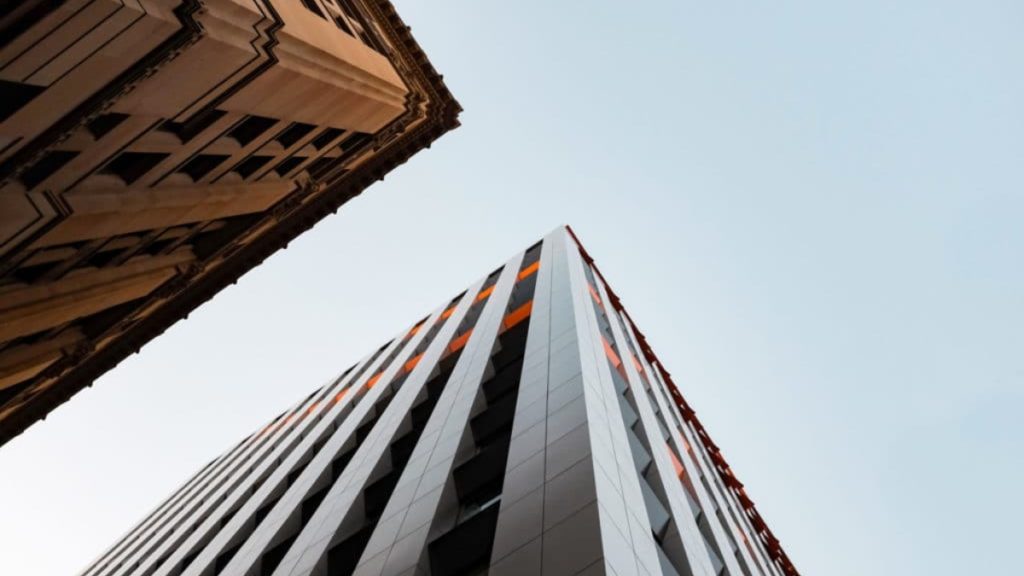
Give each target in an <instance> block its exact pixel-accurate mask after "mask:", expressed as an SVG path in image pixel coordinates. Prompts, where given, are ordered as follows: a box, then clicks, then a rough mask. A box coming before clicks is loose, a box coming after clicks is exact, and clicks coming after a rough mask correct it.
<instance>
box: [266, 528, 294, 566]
mask: <svg viewBox="0 0 1024 576" xmlns="http://www.w3.org/2000/svg"><path fill="white" fill-rule="evenodd" d="M296 536H298V534H295V535H294V536H292V537H290V538H288V539H287V540H285V541H284V542H281V543H280V544H278V545H277V546H274V547H273V548H271V549H270V551H268V552H267V553H266V554H264V555H263V559H262V562H260V575H261V576H270V575H271V574H273V573H274V570H275V569H276V568H277V565H278V564H280V563H281V560H284V555H285V554H287V553H288V549H289V548H291V547H292V542H295V538H296Z"/></svg>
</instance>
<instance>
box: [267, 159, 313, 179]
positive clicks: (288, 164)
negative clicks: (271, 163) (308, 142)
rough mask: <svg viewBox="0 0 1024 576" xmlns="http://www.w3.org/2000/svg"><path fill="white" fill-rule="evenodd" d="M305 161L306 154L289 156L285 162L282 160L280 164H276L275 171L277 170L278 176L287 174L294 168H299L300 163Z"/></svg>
mask: <svg viewBox="0 0 1024 576" xmlns="http://www.w3.org/2000/svg"><path fill="white" fill-rule="evenodd" d="M305 161H306V157H305V156H292V157H291V158H288V159H286V160H285V161H284V162H281V163H280V164H278V165H277V166H275V167H274V172H277V174H278V176H285V175H287V174H288V173H290V172H291V171H292V170H294V169H296V168H298V166H299V164H302V163H303V162H305Z"/></svg>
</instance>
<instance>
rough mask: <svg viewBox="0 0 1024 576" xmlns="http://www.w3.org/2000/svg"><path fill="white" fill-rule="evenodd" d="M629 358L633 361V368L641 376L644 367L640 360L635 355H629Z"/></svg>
mask: <svg viewBox="0 0 1024 576" xmlns="http://www.w3.org/2000/svg"><path fill="white" fill-rule="evenodd" d="M629 357H630V358H632V359H633V366H635V367H636V371H637V372H639V373H641V374H643V373H644V365H643V364H641V363H640V360H638V359H637V357H636V354H630V355H629Z"/></svg>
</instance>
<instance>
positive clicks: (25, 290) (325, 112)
mask: <svg viewBox="0 0 1024 576" xmlns="http://www.w3.org/2000/svg"><path fill="white" fill-rule="evenodd" d="M0 90H2V94H3V102H2V108H0V443H4V442H6V441H7V440H9V439H10V438H12V437H13V436H15V435H17V434H18V433H20V432H21V431H22V430H24V429H25V428H26V427H27V426H29V425H30V424H32V423H33V422H35V421H36V420H38V419H40V418H43V417H45V415H46V414H47V413H48V412H49V411H50V410H52V409H54V408H55V407H56V406H58V405H59V404H61V403H62V402H64V401H66V400H67V399H69V398H70V397H71V396H72V395H74V394H75V393H76V392H77V391H78V390H80V389H82V388H83V387H85V386H87V385H90V384H91V383H92V382H93V380H95V379H96V378H97V377H98V376H99V375H101V374H102V373H103V372H105V371H107V370H109V369H110V368H112V367H113V366H114V365H116V364H117V363H118V362H119V361H120V360H122V359H123V358H124V357H125V356H127V355H128V354H130V353H132V352H135V351H137V350H138V349H139V348H140V347H141V346H142V345H143V344H145V343H146V342H147V341H149V340H150V339H152V338H153V337H155V336H156V335H158V334H160V333H161V332H162V331H163V330H165V329H166V328H167V327H168V326H170V325H171V324H173V323H174V322H176V321H177V320H179V319H181V318H183V317H185V316H187V314H188V313H189V312H190V311H191V310H192V309H194V308H195V307H196V306H198V305H199V304H201V303H202V302H204V301H205V300H207V299H209V298H210V297H212V296H213V295H214V294H216V293H217V292H218V291H219V290H221V289H222V288H224V287H225V286H227V285H229V284H231V283H233V282H234V281H235V280H237V279H238V277H239V276H241V275H242V274H243V273H245V272H246V271H247V270H249V269H250V268H252V267H254V266H256V265H258V264H259V263H260V262H262V261H263V260H264V259H265V258H266V257H267V256H269V255H270V254H272V253H273V252H275V251H277V250H278V249H280V248H282V247H284V246H286V245H287V243H288V242H289V241H290V240H291V239H293V238H295V237H296V236H298V235H299V234H301V233H302V232H303V231H305V230H307V229H308V228H310V227H311V226H312V225H313V224H315V223H316V222H317V221H318V220H320V219H321V218H323V217H324V216H326V215H328V214H330V213H332V212H334V211H336V210H337V209H338V207H339V206H341V205H342V204H344V203H345V202H346V201H347V200H348V199H350V198H352V197H354V196H356V195H358V194H359V193H360V192H362V191H363V190H364V189H365V188H366V187H367V186H369V185H370V184H372V183H373V182H375V181H377V180H380V179H382V178H383V177H384V175H385V174H387V173H388V172H389V171H390V170H392V169H393V168H395V167H396V166H398V165H399V164H401V163H403V162H405V161H406V160H407V159H408V158H409V157H410V156H412V155H413V154H415V153H416V152H418V151H419V150H421V149H423V148H424V147H427V146H429V145H430V143H431V142H433V141H434V140H435V139H437V138H438V137H439V136H441V135H442V134H444V133H445V132H446V131H448V130H450V129H452V128H454V127H456V126H457V125H458V119H457V118H458V114H459V112H460V108H459V105H458V103H457V102H456V101H455V100H454V99H453V98H452V96H451V94H450V93H449V92H448V90H447V88H446V87H445V86H444V84H443V82H442V80H441V77H440V76H439V75H438V74H437V73H436V72H435V71H434V69H433V68H432V66H431V65H430V63H429V62H428V61H427V59H426V57H425V55H424V54H423V52H422V51H421V49H420V48H419V46H418V45H417V44H416V42H415V41H414V40H413V38H412V36H411V35H410V31H409V28H408V27H407V26H406V25H405V24H403V23H402V21H401V20H400V19H399V18H398V15H397V14H396V13H395V11H394V8H393V7H392V6H391V4H390V3H388V2H386V1H384V0H145V1H138V0H66V1H55V0H28V1H25V2H12V3H9V4H8V5H7V6H6V7H5V8H3V9H2V11H0Z"/></svg>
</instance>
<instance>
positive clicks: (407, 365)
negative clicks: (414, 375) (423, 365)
mask: <svg viewBox="0 0 1024 576" xmlns="http://www.w3.org/2000/svg"><path fill="white" fill-rule="evenodd" d="M422 359H423V353H420V354H419V355H418V356H416V357H415V358H413V359H412V360H409V361H408V362H406V363H405V371H406V372H412V369H413V368H415V367H416V365H417V364H419V363H420V360H422Z"/></svg>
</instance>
